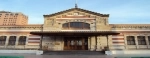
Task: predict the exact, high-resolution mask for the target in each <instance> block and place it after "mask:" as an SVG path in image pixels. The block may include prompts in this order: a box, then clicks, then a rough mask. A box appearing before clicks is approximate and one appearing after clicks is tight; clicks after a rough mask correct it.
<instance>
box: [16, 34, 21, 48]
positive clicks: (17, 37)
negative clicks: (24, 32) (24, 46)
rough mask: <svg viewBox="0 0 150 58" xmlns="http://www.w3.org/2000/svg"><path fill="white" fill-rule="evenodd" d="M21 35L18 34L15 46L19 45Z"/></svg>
mask: <svg viewBox="0 0 150 58" xmlns="http://www.w3.org/2000/svg"><path fill="white" fill-rule="evenodd" d="M19 37H20V36H16V42H15V46H17V45H18V41H19Z"/></svg>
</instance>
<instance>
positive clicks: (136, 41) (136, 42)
mask: <svg viewBox="0 0 150 58" xmlns="http://www.w3.org/2000/svg"><path fill="white" fill-rule="evenodd" d="M134 38H135V44H136V48H137V49H139V46H138V39H137V36H134Z"/></svg>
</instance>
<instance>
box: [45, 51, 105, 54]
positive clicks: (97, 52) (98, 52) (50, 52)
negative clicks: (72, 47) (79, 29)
mask: <svg viewBox="0 0 150 58" xmlns="http://www.w3.org/2000/svg"><path fill="white" fill-rule="evenodd" d="M104 54H105V52H104V51H45V52H44V54H43V55H104Z"/></svg>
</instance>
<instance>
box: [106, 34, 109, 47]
mask: <svg viewBox="0 0 150 58" xmlns="http://www.w3.org/2000/svg"><path fill="white" fill-rule="evenodd" d="M106 38H107V50H109V38H108V35H106Z"/></svg>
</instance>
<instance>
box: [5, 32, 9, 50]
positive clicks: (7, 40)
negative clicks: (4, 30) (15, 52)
mask: <svg viewBox="0 0 150 58" xmlns="http://www.w3.org/2000/svg"><path fill="white" fill-rule="evenodd" d="M8 42H9V36H8V35H7V36H6V42H5V48H7V45H8Z"/></svg>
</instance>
